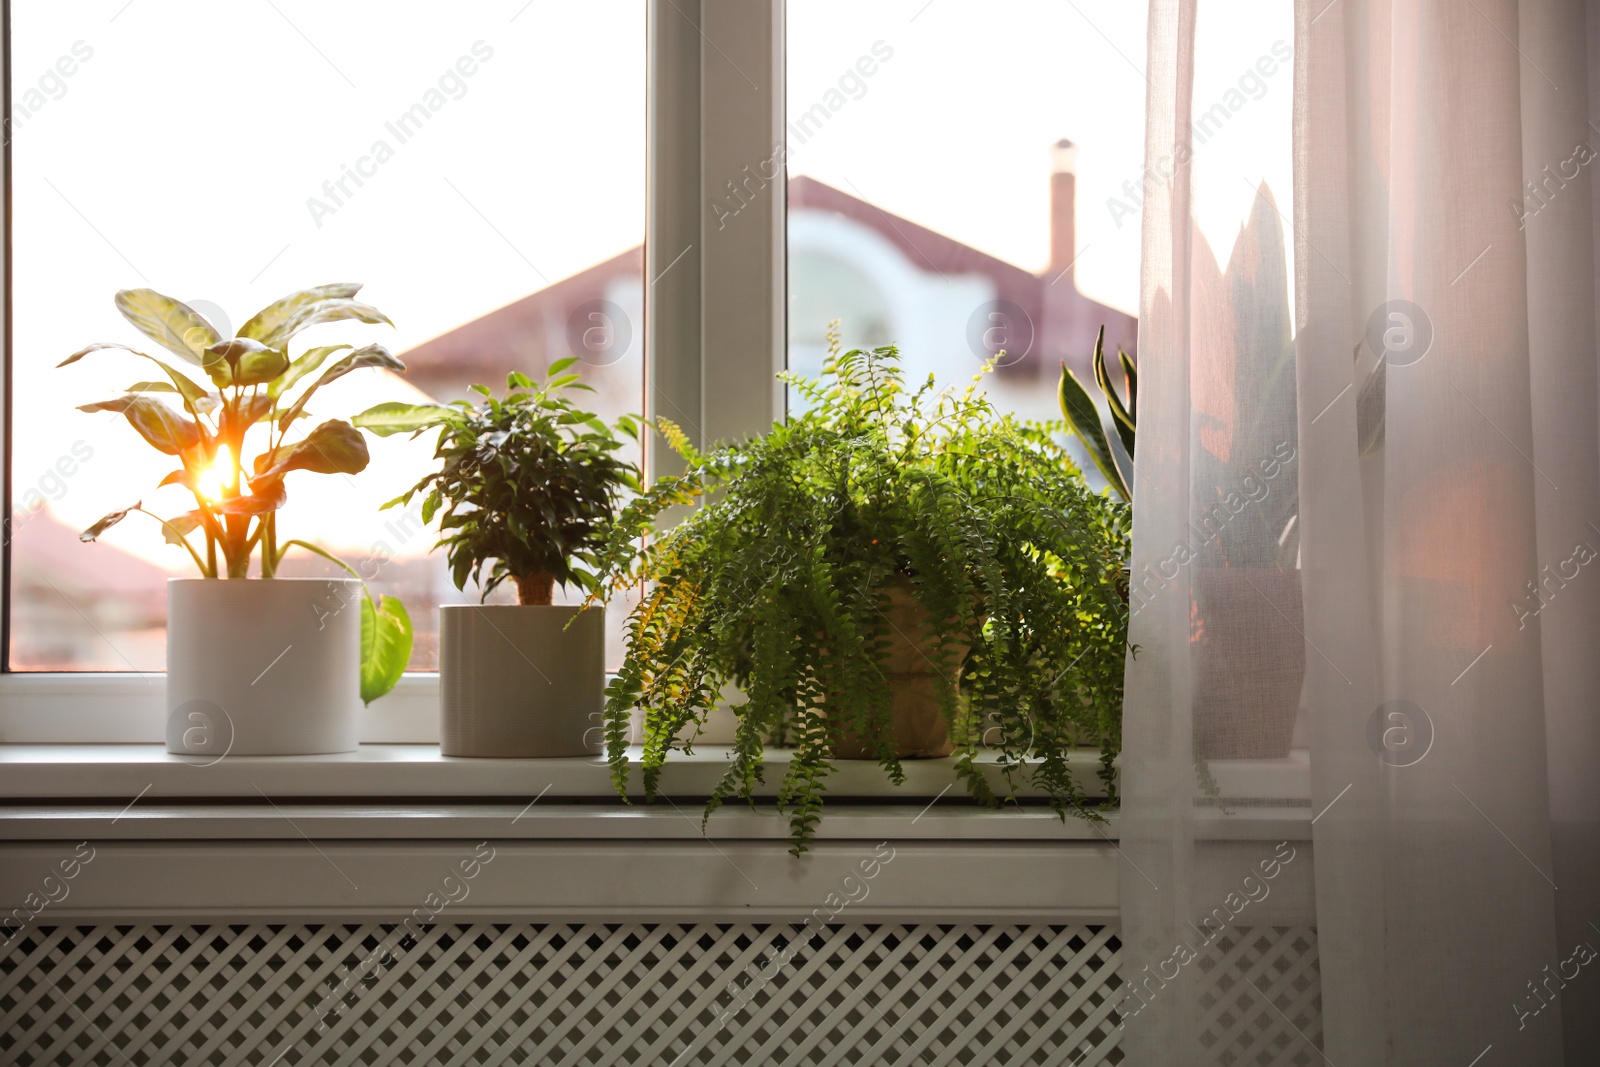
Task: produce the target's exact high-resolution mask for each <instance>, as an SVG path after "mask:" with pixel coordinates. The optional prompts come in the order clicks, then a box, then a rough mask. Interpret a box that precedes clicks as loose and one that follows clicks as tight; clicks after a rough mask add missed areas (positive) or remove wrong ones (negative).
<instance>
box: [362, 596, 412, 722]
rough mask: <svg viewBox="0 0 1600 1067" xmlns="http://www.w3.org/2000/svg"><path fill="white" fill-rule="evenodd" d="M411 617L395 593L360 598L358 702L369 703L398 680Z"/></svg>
mask: <svg viewBox="0 0 1600 1067" xmlns="http://www.w3.org/2000/svg"><path fill="white" fill-rule="evenodd" d="M411 642H412V630H411V617H410V616H409V615H407V614H406V606H405V605H404V604H402V603H401V602H400V600H399V599H398V598H397V597H392V596H384V597H380V598H379V600H378V602H377V603H376V604H374V603H373V602H372V596H371V594H367V595H365V596H363V597H362V598H361V702H362V703H363V704H371V703H372V702H373V701H374V700H377V699H378V698H379V697H381V696H383V695H384V694H386V693H388V692H389V691H390V690H391V689H393V688H394V687H395V683H397V682H399V681H400V676H401V675H402V674H403V673H405V669H406V665H407V664H408V663H409V662H410V661H411Z"/></svg>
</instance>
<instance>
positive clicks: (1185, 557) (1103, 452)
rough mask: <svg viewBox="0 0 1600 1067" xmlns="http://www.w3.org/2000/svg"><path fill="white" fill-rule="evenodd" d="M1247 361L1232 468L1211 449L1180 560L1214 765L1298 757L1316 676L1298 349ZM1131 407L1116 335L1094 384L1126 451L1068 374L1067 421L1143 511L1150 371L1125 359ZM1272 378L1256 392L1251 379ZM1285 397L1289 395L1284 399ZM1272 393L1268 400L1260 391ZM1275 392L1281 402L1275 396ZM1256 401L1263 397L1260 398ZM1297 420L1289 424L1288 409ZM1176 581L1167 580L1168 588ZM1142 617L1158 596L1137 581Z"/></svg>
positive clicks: (1200, 468) (1098, 348)
mask: <svg viewBox="0 0 1600 1067" xmlns="http://www.w3.org/2000/svg"><path fill="white" fill-rule="evenodd" d="M1258 347H1259V348H1260V349H1261V350H1260V351H1251V352H1247V353H1244V354H1243V355H1242V356H1241V358H1240V365H1241V369H1240V370H1239V372H1238V373H1239V376H1240V385H1239V387H1238V389H1237V391H1236V395H1237V396H1239V397H1240V398H1241V400H1240V402H1239V403H1240V410H1239V412H1238V417H1237V418H1236V420H1235V432H1234V433H1233V435H1232V437H1231V440H1230V445H1231V448H1230V449H1229V456H1228V459H1227V460H1226V461H1224V460H1222V459H1218V458H1216V457H1215V456H1214V455H1212V454H1211V453H1209V452H1204V453H1202V460H1201V462H1200V463H1198V464H1197V470H1196V472H1195V484H1196V485H1209V486H1211V487H1212V493H1213V496H1214V499H1212V500H1209V501H1207V502H1205V503H1204V504H1202V505H1201V506H1200V507H1198V509H1197V514H1196V515H1195V516H1194V517H1193V518H1192V519H1191V521H1190V523H1189V532H1190V536H1191V539H1192V543H1191V544H1189V545H1184V546H1182V552H1181V554H1180V555H1176V556H1174V557H1169V559H1170V560H1172V561H1173V562H1178V563H1181V564H1182V565H1185V566H1187V565H1188V564H1189V563H1191V562H1193V563H1194V566H1195V570H1194V572H1193V575H1192V586H1193V591H1194V597H1193V609H1192V611H1191V616H1192V617H1193V618H1194V620H1195V625H1194V632H1193V634H1192V637H1191V641H1192V644H1193V645H1194V646H1195V648H1196V650H1197V652H1198V655H1197V657H1196V662H1197V670H1196V672H1195V687H1194V705H1193V710H1194V743H1195V755H1196V756H1197V757H1198V758H1199V759H1202V760H1207V759H1276V758H1281V757H1283V756H1287V755H1288V754H1289V748H1290V745H1291V744H1292V742H1293V739H1294V722H1295V716H1296V714H1297V712H1298V710H1299V703H1300V689H1301V685H1302V683H1303V681H1304V677H1305V641H1304V636H1303V635H1304V624H1303V621H1302V619H1303V613H1302V603H1301V590H1300V571H1299V570H1298V569H1297V566H1296V563H1297V557H1298V554H1299V531H1298V523H1297V521H1296V518H1297V515H1298V513H1299V493H1298V491H1297V488H1298V487H1297V485H1296V480H1295V476H1294V474H1293V473H1291V472H1290V471H1289V467H1290V465H1291V464H1293V462H1294V459H1295V433H1294V425H1293V414H1292V413H1293V410H1294V409H1293V398H1292V391H1293V388H1294V378H1293V358H1294V356H1293V349H1292V347H1291V346H1289V345H1288V343H1287V339H1284V343H1283V344H1281V345H1278V346H1276V347H1275V346H1272V345H1266V346H1258ZM1117 361H1118V364H1119V366H1120V369H1121V371H1122V373H1123V377H1124V380H1125V384H1126V389H1127V396H1128V399H1127V401H1126V402H1124V401H1123V400H1122V397H1121V396H1120V395H1119V392H1118V390H1117V388H1116V386H1115V385H1114V384H1113V378H1112V374H1111V373H1110V372H1109V371H1108V370H1107V369H1106V359H1105V328H1104V327H1101V330H1100V336H1099V338H1098V339H1097V340H1096V342H1095V348H1094V376H1095V382H1096V383H1097V384H1098V386H1099V388H1100V392H1101V394H1102V395H1103V396H1104V397H1105V400H1106V405H1107V407H1109V409H1110V411H1111V421H1112V424H1113V426H1114V428H1115V430H1116V433H1117V438H1118V442H1119V443H1120V444H1121V445H1122V451H1121V452H1120V453H1118V452H1117V451H1116V450H1115V449H1114V448H1113V447H1112V443H1111V440H1110V438H1108V437H1107V435H1106V433H1105V431H1104V429H1103V428H1102V426H1101V422H1100V413H1099V411H1098V410H1097V409H1096V407H1095V404H1094V401H1093V400H1091V399H1090V397H1089V393H1088V390H1086V389H1085V388H1084V387H1083V384H1082V383H1081V382H1079V381H1078V379H1077V377H1076V376H1075V375H1074V374H1073V373H1072V371H1070V370H1068V369H1067V366H1066V364H1064V363H1063V364H1062V366H1061V380H1060V386H1059V396H1060V402H1061V412H1062V414H1063V415H1064V416H1065V417H1066V419H1067V424H1068V426H1069V427H1070V428H1071V430H1072V432H1073V434H1074V435H1075V436H1077V437H1078V439H1079V440H1080V441H1082V442H1083V446H1084V448H1085V449H1086V450H1087V452H1088V453H1089V456H1090V458H1091V459H1092V460H1093V462H1094V464H1095V466H1096V467H1097V468H1098V469H1099V470H1100V472H1101V473H1102V474H1103V475H1104V476H1105V478H1106V481H1107V482H1108V483H1110V485H1111V487H1112V488H1113V489H1114V490H1116V492H1117V494H1118V495H1119V496H1121V497H1122V499H1123V500H1126V501H1128V502H1129V504H1130V505H1131V504H1132V501H1133V493H1132V489H1131V487H1132V485H1133V478H1132V477H1131V474H1132V457H1133V455H1134V445H1135V442H1136V432H1135V431H1136V429H1137V425H1138V419H1137V416H1138V407H1137V405H1138V383H1139V370H1138V366H1137V365H1136V364H1135V362H1134V360H1133V358H1132V357H1131V356H1129V355H1128V354H1127V353H1125V352H1122V351H1120V350H1119V351H1118V352H1117ZM1251 361H1256V362H1258V363H1259V364H1260V365H1259V366H1256V367H1254V368H1253V370H1255V371H1260V372H1262V380H1261V381H1260V382H1258V383H1256V386H1255V388H1254V389H1246V388H1245V381H1244V379H1245V378H1246V377H1248V375H1249V373H1250V372H1251V370H1252V368H1251V367H1249V366H1248V364H1249V363H1250V362H1251ZM1284 389H1288V390H1289V391H1290V396H1289V397H1288V398H1285V397H1284V396H1282V395H1281V393H1282V391H1283V390H1284ZM1257 393H1259V394H1262V395H1261V396H1260V397H1257V396H1256V394H1257ZM1274 394H1276V395H1274ZM1251 397H1255V399H1253V400H1252V399H1249V398H1251ZM1286 405H1287V410H1288V411H1289V412H1290V415H1289V417H1288V419H1287V420H1285V419H1284V417H1283V414H1282V413H1283V411H1284V410H1285V409H1286V408H1285V406H1286ZM1170 577H1171V576H1163V579H1161V584H1164V581H1165V580H1166V579H1168V578H1170ZM1130 584H1131V585H1132V586H1133V587H1134V589H1135V595H1134V600H1135V610H1136V611H1137V610H1138V606H1139V605H1140V604H1142V603H1143V602H1144V600H1145V597H1146V595H1147V594H1148V595H1151V596H1154V595H1159V585H1158V586H1157V588H1156V589H1147V588H1145V584H1144V583H1142V582H1138V581H1132V582H1130Z"/></svg>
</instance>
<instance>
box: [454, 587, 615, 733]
mask: <svg viewBox="0 0 1600 1067" xmlns="http://www.w3.org/2000/svg"><path fill="white" fill-rule="evenodd" d="M568 623H571V625H570V626H569V625H568ZM605 647H606V635H605V611H604V609H603V608H588V609H583V608H576V607H564V606H542V605H524V604H447V605H445V606H443V607H441V608H440V609H439V750H440V752H442V753H443V754H444V755H446V756H504V757H520V758H523V759H540V758H554V757H559V756H595V755H598V754H599V753H600V752H602V751H603V750H604V748H605V731H604V730H603V729H602V728H601V726H602V723H601V712H602V711H603V710H604V707H605Z"/></svg>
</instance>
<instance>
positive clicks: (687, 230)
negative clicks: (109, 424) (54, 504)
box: [0, 0, 787, 744]
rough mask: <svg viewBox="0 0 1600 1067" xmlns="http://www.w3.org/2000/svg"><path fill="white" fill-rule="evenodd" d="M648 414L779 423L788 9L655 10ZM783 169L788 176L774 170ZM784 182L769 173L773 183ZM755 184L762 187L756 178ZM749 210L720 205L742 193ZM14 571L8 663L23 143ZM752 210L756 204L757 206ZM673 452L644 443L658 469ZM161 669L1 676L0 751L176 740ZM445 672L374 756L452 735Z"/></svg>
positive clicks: (6, 364) (1, 381)
mask: <svg viewBox="0 0 1600 1067" xmlns="http://www.w3.org/2000/svg"><path fill="white" fill-rule="evenodd" d="M646 2H647V3H648V12H647V19H648V32H647V46H646V48H647V52H648V55H647V66H648V73H647V79H646V107H647V109H648V121H647V124H646V125H647V130H648V133H647V136H648V140H649V144H648V150H647V154H646V170H647V175H646V188H647V192H646V197H647V210H646V232H645V279H644V284H645V331H644V336H645V349H644V354H645V376H646V386H647V389H646V397H647V400H646V413H647V414H648V415H651V416H663V417H665V418H668V419H671V420H672V421H673V422H676V423H677V424H678V425H680V426H681V427H683V428H684V430H685V432H687V433H688V434H689V436H690V438H691V440H693V441H694V442H695V443H696V444H698V445H705V444H709V443H711V442H714V441H719V440H729V439H735V438H740V437H745V436H748V435H751V434H756V433H760V432H762V431H763V430H765V429H766V428H767V427H769V426H770V425H771V424H772V422H773V421H774V420H776V419H777V418H780V417H781V416H782V414H783V411H784V394H783V390H782V388H781V384H780V383H779V382H778V381H777V379H776V377H775V375H776V372H777V371H779V370H781V369H782V368H783V366H784V361H785V350H786V347H787V343H786V309H787V292H786V286H787V281H786V274H785V270H786V264H785V260H786V249H785V221H786V206H787V205H786V200H787V196H786V191H787V169H786V167H785V166H784V164H783V156H784V151H785V149H784V145H785V139H784V118H783V115H784V60H785V56H784V11H785V6H784V5H785V0H646ZM0 114H4V115H6V116H9V115H10V114H11V5H10V3H9V0H0ZM774 170H775V171H776V173H775V174H774V173H773V171H774ZM767 174H771V175H772V176H771V177H770V178H767V177H763V175H767ZM752 175H756V176H755V177H752ZM735 187H737V188H739V189H741V190H742V193H741V194H740V200H741V203H742V204H743V206H742V207H741V210H740V211H738V212H737V214H734V215H732V216H731V217H730V216H729V214H728V213H727V212H726V210H718V208H717V206H716V205H717V204H719V203H721V202H726V201H727V198H728V197H729V196H730V195H732V194H733V191H734V188H735ZM0 191H3V193H4V210H3V212H0V249H3V251H0V292H3V293H4V296H3V299H0V346H3V353H0V355H3V373H0V440H3V442H4V453H3V457H0V459H3V462H0V466H3V468H4V473H3V474H0V480H3V481H0V496H3V498H4V499H3V501H0V507H3V511H0V517H3V523H4V527H3V528H4V530H5V531H6V542H7V551H6V552H5V553H4V554H3V555H4V558H3V559H0V596H4V598H5V605H4V610H5V616H6V628H7V633H6V634H5V639H6V641H5V644H6V647H5V650H4V652H5V656H4V659H3V660H0V668H8V667H9V659H10V656H9V626H10V609H11V604H10V600H11V596H10V594H11V589H10V576H9V564H10V553H9V541H10V537H9V532H10V530H11V497H12V471H11V464H12V448H11V427H10V418H9V415H10V410H11V409H10V397H11V381H12V379H11V355H12V345H11V308H12V298H11V284H10V282H11V276H12V263H11V196H12V172H11V140H10V137H9V136H6V137H5V138H4V139H3V145H0ZM746 197H748V200H745V198H746ZM672 458H673V457H671V456H670V453H669V454H667V455H665V456H664V455H662V454H661V450H660V449H655V448H647V450H646V467H647V470H648V471H649V472H650V473H651V474H652V475H654V474H656V473H662V472H665V471H666V470H670V469H671V459H672ZM165 683H166V676H165V675H164V674H146V675H141V674H131V673H128V674H123V673H89V672H63V673H34V672H26V673H24V672H11V671H10V670H9V669H4V670H3V671H0V744H6V743H95V742H99V743H127V742H143V743H152V742H159V741H163V740H164V739H165V717H166V715H165V701H166V696H165V688H166V684H165ZM438 696H439V678H438V675H437V674H429V673H413V674H408V675H406V676H405V677H404V678H403V679H402V680H401V682H400V684H399V686H397V687H396V689H395V691H394V692H393V693H391V694H390V695H389V696H387V697H385V698H384V699H383V700H382V701H381V702H379V703H378V704H376V705H375V706H374V707H372V708H369V709H367V710H366V712H365V713H364V714H363V719H362V730H361V740H362V741H363V742H364V743H380V742H387V743H430V742H436V741H437V740H438Z"/></svg>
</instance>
